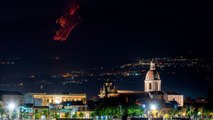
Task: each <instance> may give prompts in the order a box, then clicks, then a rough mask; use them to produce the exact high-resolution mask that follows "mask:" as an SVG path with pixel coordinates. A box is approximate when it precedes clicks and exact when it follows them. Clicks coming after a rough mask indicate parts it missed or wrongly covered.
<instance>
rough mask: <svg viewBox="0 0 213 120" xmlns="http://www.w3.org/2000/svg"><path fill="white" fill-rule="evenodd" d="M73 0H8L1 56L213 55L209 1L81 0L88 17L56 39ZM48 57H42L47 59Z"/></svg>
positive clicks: (87, 62)
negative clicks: (59, 21)
mask: <svg viewBox="0 0 213 120" xmlns="http://www.w3.org/2000/svg"><path fill="white" fill-rule="evenodd" d="M69 3H70V1H69V0H30V1H29V0H21V1H18V0H3V1H1V4H0V15H1V19H0V25H1V29H0V56H3V57H20V58H23V59H26V60H29V61H33V60H35V59H38V58H39V59H42V58H43V57H44V58H45V57H47V56H48V57H54V56H59V57H61V58H63V59H66V60H67V61H69V63H72V64H75V65H76V66H80V67H82V66H102V65H103V66H109V65H113V64H120V63H125V62H127V61H131V60H132V59H135V58H137V57H158V56H159V57H161V56H179V55H183V56H192V57H197V56H199V57H200V56H201V57H209V56H212V55H211V54H210V52H208V51H209V50H210V49H209V48H211V46H212V45H211V44H210V40H211V38H212V36H210V34H211V32H212V27H211V25H210V23H211V21H212V20H211V18H210V16H211V12H210V6H211V4H210V3H208V2H207V1H199V2H196V1H182V0H181V1H173V0H168V1H167V0H166V1H157V0H156V1H147V0H144V1H143V0H79V4H80V6H81V7H80V11H79V14H80V16H81V18H82V20H83V21H82V23H81V24H79V25H78V26H77V27H76V28H75V29H74V30H73V32H72V33H71V34H70V36H69V38H68V40H67V41H66V42H56V41H53V40H52V37H53V35H54V31H55V30H56V29H57V28H58V26H57V24H55V20H56V19H57V18H58V17H60V16H61V15H62V14H63V13H64V12H66V10H67V9H68V7H69ZM41 62H42V61H41Z"/></svg>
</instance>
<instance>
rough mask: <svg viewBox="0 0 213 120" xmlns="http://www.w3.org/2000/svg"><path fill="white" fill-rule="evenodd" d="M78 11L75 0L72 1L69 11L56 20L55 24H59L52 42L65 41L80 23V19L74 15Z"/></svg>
mask: <svg viewBox="0 0 213 120" xmlns="http://www.w3.org/2000/svg"><path fill="white" fill-rule="evenodd" d="M78 9H79V5H78V3H77V0H72V2H71V6H70V9H69V11H68V12H66V13H65V14H64V15H62V16H61V17H60V18H58V19H57V20H56V23H57V24H59V26H60V27H59V29H58V30H57V31H56V32H55V36H54V37H53V40H57V41H65V40H66V39H67V37H68V36H69V34H70V32H71V31H72V30H73V29H74V28H75V26H76V25H78V24H79V23H80V21H81V18H80V16H78V14H77V13H76V11H77V10H78Z"/></svg>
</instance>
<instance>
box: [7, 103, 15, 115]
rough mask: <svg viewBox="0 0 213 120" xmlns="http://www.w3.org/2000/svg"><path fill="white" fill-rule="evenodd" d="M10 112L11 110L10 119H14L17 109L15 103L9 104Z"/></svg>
mask: <svg viewBox="0 0 213 120" xmlns="http://www.w3.org/2000/svg"><path fill="white" fill-rule="evenodd" d="M7 107H8V110H9V113H10V118H12V114H13V111H14V110H15V108H16V105H15V103H13V102H11V103H9V104H8V106H7Z"/></svg>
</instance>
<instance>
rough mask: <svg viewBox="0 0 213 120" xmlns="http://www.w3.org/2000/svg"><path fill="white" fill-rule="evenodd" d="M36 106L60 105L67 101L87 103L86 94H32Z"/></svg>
mask: <svg viewBox="0 0 213 120" xmlns="http://www.w3.org/2000/svg"><path fill="white" fill-rule="evenodd" d="M32 97H33V98H34V104H35V106H49V105H50V104H60V103H62V102H67V101H82V102H83V103H86V94H85V93H83V94H71V93H68V94H47V93H32Z"/></svg>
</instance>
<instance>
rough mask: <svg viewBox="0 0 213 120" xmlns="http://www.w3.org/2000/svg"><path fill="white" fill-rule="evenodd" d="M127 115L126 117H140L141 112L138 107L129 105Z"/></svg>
mask: <svg viewBox="0 0 213 120" xmlns="http://www.w3.org/2000/svg"><path fill="white" fill-rule="evenodd" d="M127 114H128V116H141V115H142V114H143V111H142V110H141V108H140V106H139V105H135V104H133V105H130V106H128V108H127Z"/></svg>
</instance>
